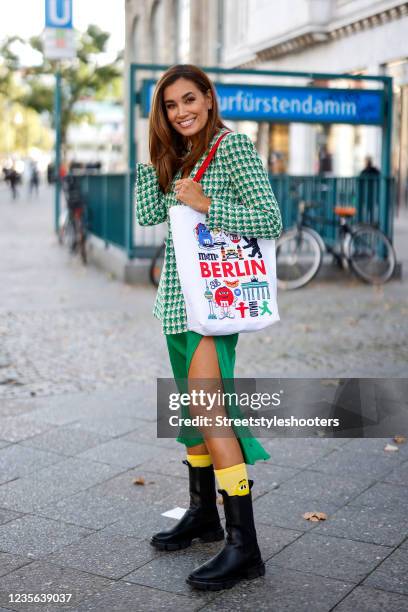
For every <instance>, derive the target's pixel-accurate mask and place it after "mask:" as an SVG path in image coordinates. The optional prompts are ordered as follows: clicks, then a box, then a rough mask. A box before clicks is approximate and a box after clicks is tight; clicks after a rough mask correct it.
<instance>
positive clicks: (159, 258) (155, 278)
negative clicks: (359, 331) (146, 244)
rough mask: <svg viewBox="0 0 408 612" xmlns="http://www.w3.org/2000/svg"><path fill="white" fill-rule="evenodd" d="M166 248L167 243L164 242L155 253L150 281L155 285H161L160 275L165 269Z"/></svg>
mask: <svg viewBox="0 0 408 612" xmlns="http://www.w3.org/2000/svg"><path fill="white" fill-rule="evenodd" d="M165 250H166V245H165V243H164V242H163V244H161V245H160V246H159V248H158V249H157V251H156V252H155V254H154V255H153V259H152V262H151V264H150V270H149V275H150V281H151V282H152V283H153V285H154V286H155V287H158V286H159V281H160V276H161V272H162V269H163V264H164V254H165Z"/></svg>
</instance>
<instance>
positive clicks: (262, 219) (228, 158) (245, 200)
mask: <svg viewBox="0 0 408 612" xmlns="http://www.w3.org/2000/svg"><path fill="white" fill-rule="evenodd" d="M218 155H220V156H221V158H222V163H223V164H224V165H225V166H226V167H227V169H228V172H229V174H230V176H231V182H232V186H233V189H234V192H235V198H236V201H230V200H228V199H227V198H225V197H222V196H219V195H217V196H211V194H209V196H210V198H211V204H210V208H209V210H208V212H207V214H206V225H207V226H208V227H209V229H215V228H220V229H223V230H225V231H227V232H231V233H233V234H241V235H244V236H250V237H252V238H278V237H279V236H280V234H281V232H282V218H281V214H280V210H279V207H278V203H277V201H276V198H275V196H274V193H273V191H272V188H271V185H270V182H269V178H268V175H267V173H266V170H265V168H264V166H263V163H262V160H261V158H260V156H259V154H258V152H257V150H256V148H255V146H254V145H253V143H252V141H251V139H250V138H249V137H248V136H246V134H238V133H234V134H230V135H229V136H227V137H226V138H225V139H224V141H223V142H222V143H221V144H220V148H219V152H218ZM238 202H239V203H238Z"/></svg>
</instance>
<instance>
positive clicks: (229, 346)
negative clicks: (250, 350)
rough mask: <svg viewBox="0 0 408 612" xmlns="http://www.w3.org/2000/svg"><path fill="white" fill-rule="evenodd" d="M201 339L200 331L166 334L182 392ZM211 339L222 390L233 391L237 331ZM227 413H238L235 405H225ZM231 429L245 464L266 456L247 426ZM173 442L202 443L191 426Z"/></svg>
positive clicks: (185, 413)
mask: <svg viewBox="0 0 408 612" xmlns="http://www.w3.org/2000/svg"><path fill="white" fill-rule="evenodd" d="M201 338H202V335H201V334H197V333H196V332H193V331H186V332H182V333H180V334H167V335H166V340H167V347H168V350H169V355H170V363H171V367H172V369H173V374H174V378H175V379H176V381H177V383H178V387H179V392H180V393H185V392H187V390H188V389H187V385H186V381H187V375H188V370H189V367H190V363H191V360H192V358H193V355H194V351H195V350H196V348H197V346H198V344H199V342H200V340H201ZM214 341H215V347H216V349H217V356H218V364H219V368H220V372H221V378H222V379H223V381H224V391H225V392H226V393H233V392H234V388H233V387H232V386H231V380H232V379H233V378H234V365H235V348H236V345H237V342H238V334H230V335H228V336H214ZM225 379H229V380H228V383H229V386H226V384H225ZM227 413H228V416H229V417H240V416H242V415H241V412H240V410H239V408H238V407H237V406H236V405H230V406H228V410H227ZM182 416H183V417H184V418H185V417H188V416H190V415H189V411H188V408H187V407H183V410H182ZM234 431H235V434H236V437H237V439H238V442H239V444H240V446H241V450H242V455H243V457H244V461H245V463H250V464H251V465H253V464H254V463H255V462H256V461H259V460H261V459H269V458H270V455H269V453H267V451H266V450H265V449H264V448H263V446H262V445H261V444H260V442H258V440H257V439H256V438H255V437H254V436H253V435H252V433H251V430H250V429H249V428H248V427H234ZM177 442H180V443H181V444H185V446H195V445H196V444H201V443H202V442H204V439H203V436H202V435H201V433H200V432H199V431H198V429H196V428H195V427H186V426H182V427H181V430H180V433H179V436H178V437H177Z"/></svg>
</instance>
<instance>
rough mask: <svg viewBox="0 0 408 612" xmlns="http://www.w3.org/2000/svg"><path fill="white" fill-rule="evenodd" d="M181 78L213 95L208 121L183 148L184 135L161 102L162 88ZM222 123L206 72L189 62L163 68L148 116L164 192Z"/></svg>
mask: <svg viewBox="0 0 408 612" xmlns="http://www.w3.org/2000/svg"><path fill="white" fill-rule="evenodd" d="M180 78H183V79H186V80H189V81H193V83H194V84H195V85H196V86H197V88H198V89H199V90H200V91H201V92H202V93H203V94H206V93H207V92H208V90H210V92H211V96H212V108H211V109H209V111H208V121H207V124H206V126H205V127H204V128H203V130H202V135H201V134H200V138H199V139H198V141H197V143H196V144H193V147H192V149H191V151H188V149H187V148H186V143H185V141H184V139H183V136H182V135H181V134H179V133H178V132H176V130H175V129H174V128H173V127H172V126H171V125H170V123H169V120H168V118H167V111H166V107H165V105H164V90H165V88H166V87H168V86H169V85H172V84H173V83H174V82H175V81H177V80H178V79H180ZM223 127H226V126H225V125H224V124H223V122H222V121H221V117H220V115H219V110H218V103H217V96H216V92H215V87H214V85H213V84H212V82H211V81H210V79H209V78H208V76H207V75H206V74H205V72H203V71H202V70H200V68H197V66H193V65H192V64H177V65H175V66H171V68H169V69H168V70H166V72H165V73H164V74H163V75H162V77H161V78H160V80H159V81H158V83H157V85H156V88H155V91H154V95H153V102H152V109H151V112H150V119H149V149H150V160H151V162H152V164H153V166H154V167H155V168H156V172H157V176H158V180H159V184H160V187H161V188H162V190H163V191H164V192H165V193H166V192H167V191H168V190H169V188H170V185H171V182H172V180H173V177H174V175H175V174H176V172H177V171H178V170H180V168H181V169H182V171H183V173H184V172H186V173H190V172H191V170H192V169H193V168H194V166H195V164H196V163H197V161H198V160H199V159H200V157H201V156H202V155H203V154H204V152H205V151H206V150H207V148H208V145H209V143H210V141H211V139H212V138H213V136H214V135H215V133H216V132H217V130H218V129H219V128H223ZM201 136H202V137H201Z"/></svg>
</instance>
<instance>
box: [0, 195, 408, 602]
mask: <svg viewBox="0 0 408 612" xmlns="http://www.w3.org/2000/svg"><path fill="white" fill-rule="evenodd" d="M407 237H408V222H407V217H406V216H404V217H402V218H400V219H399V220H398V223H397V228H396V245H397V249H398V253H399V259H400V260H401V261H402V262H403V265H404V271H405V273H406V270H407V269H408V268H407V266H408V250H407V246H406V245H407V244H408V241H407ZM0 252H1V258H0V277H1V301H0V609H1V610H3V609H5V610H6V609H7V610H36V609H39V610H40V609H41V610H48V609H49V610H51V609H52V610H65V609H70V610H78V611H79V610H81V611H85V610H98V611H99V610H103V611H105V610H106V611H109V612H110V611H113V610H132V611H135V610H143V612H144V611H146V610H147V611H148V610H152V611H153V610H154V611H156V610H172V609H174V608H178V609H180V610H189V611H191V610H205V611H210V610H211V611H212V610H223V611H224V610H252V609H258V610H271V609H273V610H274V611H276V612H280V611H283V610H284V611H285V612H286V611H293V612H303V611H313V612H320V611H329V610H336V612H348V611H350V612H351V611H353V612H354V611H355V610H358V611H359V612H360V611H370V612H376V611H377V610H387V612H394V611H395V612H397V611H398V612H400V611H401V610H404V609H408V585H407V581H406V576H407V570H408V539H407V536H408V517H407V505H408V444H405V445H404V444H401V445H398V449H399V450H398V451H397V452H392V453H390V452H385V451H384V450H383V449H384V446H385V444H386V443H387V442H391V440H385V439H371V440H359V439H354V440H350V439H298V440H288V439H269V440H266V441H265V442H264V444H265V446H266V448H267V449H268V450H269V452H270V453H271V456H272V458H271V460H270V461H268V462H266V463H265V464H263V465H260V464H258V465H257V466H256V467H255V469H254V468H252V467H251V469H250V473H251V475H252V476H253V477H254V480H255V486H254V490H253V492H254V498H255V502H254V508H255V515H256V521H257V529H258V535H259V541H260V545H261V548H262V553H263V557H264V559H265V561H266V563H267V573H266V576H265V577H264V578H261V579H257V580H255V581H252V582H244V583H242V584H240V585H239V586H236V587H235V588H233V589H232V590H230V591H228V592H225V593H204V594H203V593H197V592H194V591H192V590H190V589H189V587H188V586H187V585H186V584H185V582H184V578H185V575H186V573H187V572H188V570H190V568H191V567H194V566H196V565H198V564H199V563H201V562H202V561H204V560H205V559H207V558H208V557H209V556H210V555H211V554H213V553H214V552H215V551H216V550H218V548H219V546H220V545H219V544H211V545H208V544H206V545H205V544H194V545H193V546H192V547H191V548H190V549H187V550H185V551H179V552H177V553H172V554H163V553H159V552H156V551H155V550H154V549H153V548H151V547H150V546H149V544H148V538H149V535H150V534H151V533H152V532H153V531H154V530H158V529H161V528H163V527H165V526H166V525H171V524H172V522H173V519H170V518H165V517H163V516H162V512H164V511H166V510H169V509H171V508H174V507H175V506H181V507H185V506H186V502H187V489H186V485H187V480H186V478H187V474H186V472H185V466H183V465H182V463H181V459H182V458H183V454H184V453H183V448H182V447H181V446H180V445H178V444H176V443H175V442H174V441H173V440H165V439H164V440H163V439H162V440H157V439H156V438H155V378H156V377H157V376H170V368H169V364H168V358H167V354H166V352H165V346H164V338H163V336H162V334H161V330H160V324H159V322H157V321H156V320H155V319H153V317H152V315H151V308H152V304H153V299H154V291H153V290H152V289H151V288H150V287H138V288H135V287H131V286H128V285H124V284H122V283H120V282H117V281H116V280H115V279H114V278H112V277H111V276H109V275H107V274H106V273H104V272H101V271H98V270H96V269H94V268H92V267H89V268H86V269H84V268H83V267H82V266H81V264H80V263H79V262H78V261H76V259H72V258H71V257H70V255H69V254H68V253H66V252H65V251H64V250H61V249H60V247H59V246H58V244H57V241H56V238H55V236H54V234H53V231H52V198H51V193H50V192H49V191H48V190H47V189H46V188H45V187H43V188H42V192H41V197H40V199H39V200H35V199H33V200H32V201H26V200H24V198H22V199H20V200H19V201H16V202H11V201H10V199H9V194H8V192H6V190H5V188H4V186H3V185H2V184H1V183H0ZM279 305H280V314H281V322H280V323H279V324H277V325H275V326H273V327H272V328H270V329H268V330H267V331H265V332H263V333H262V334H257V335H243V336H242V337H241V338H240V341H239V347H238V359H237V375H241V376H279V375H280V376H295V377H309V376H310V377H325V376H328V377H333V376H336V377H338V376H342V377H348V376H367V377H372V376H374V377H381V376H382V377H405V376H406V371H407V360H408V350H407V324H406V319H407V314H408V296H407V283H406V281H405V280H404V281H403V282H402V281H398V280H396V281H392V282H390V283H389V284H387V285H386V286H385V287H384V289H377V290H376V289H374V288H372V287H369V286H366V285H362V284H360V283H359V282H358V281H356V280H354V279H353V278H352V277H337V278H336V280H325V281H319V282H315V283H314V284H313V285H311V286H309V287H307V288H305V289H303V290H301V291H299V292H296V293H282V294H281V295H280V297H279ZM395 433H401V432H395ZM140 476H143V477H144V479H145V484H144V485H140V486H137V485H135V484H133V480H134V479H135V478H137V477H140ZM310 510H320V511H323V512H326V513H327V515H328V519H327V520H326V521H325V522H319V523H311V522H309V521H306V520H305V519H304V518H302V514H303V513H304V512H306V511H310ZM221 513H222V510H221ZM17 592H25V593H63V592H65V593H72V598H71V600H70V602H69V603H66V604H62V603H59V604H57V603H48V604H44V605H39V604H33V603H23V602H20V603H19V602H17V601H14V603H12V602H11V600H10V594H11V593H17ZM14 599H15V600H16V598H14Z"/></svg>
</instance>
